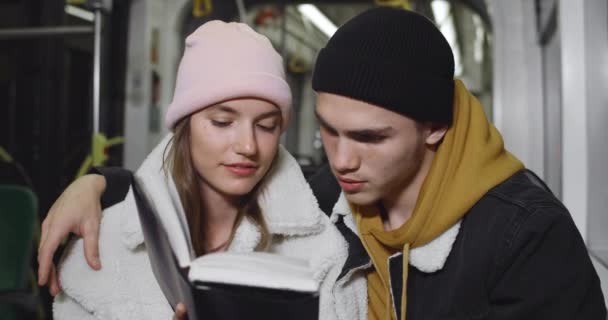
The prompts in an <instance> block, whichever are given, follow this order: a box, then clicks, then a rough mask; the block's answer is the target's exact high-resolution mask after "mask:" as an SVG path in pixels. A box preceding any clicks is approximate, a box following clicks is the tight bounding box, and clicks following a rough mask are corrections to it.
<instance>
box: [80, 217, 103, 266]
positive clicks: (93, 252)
mask: <svg viewBox="0 0 608 320" xmlns="http://www.w3.org/2000/svg"><path fill="white" fill-rule="evenodd" d="M99 224H100V221H99V220H98V219H88V220H87V221H86V222H85V223H84V225H83V230H82V237H83V241H84V256H85V257H86V259H87V263H88V264H89V266H91V268H93V269H95V270H99V269H101V261H100V260H99Z"/></svg>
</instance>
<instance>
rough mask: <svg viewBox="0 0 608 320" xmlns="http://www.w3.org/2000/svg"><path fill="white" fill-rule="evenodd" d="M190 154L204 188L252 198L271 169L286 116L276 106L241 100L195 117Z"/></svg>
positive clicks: (256, 100)
mask: <svg viewBox="0 0 608 320" xmlns="http://www.w3.org/2000/svg"><path fill="white" fill-rule="evenodd" d="M189 121H190V137H191V138H190V143H191V145H190V150H191V154H192V162H193V164H194V168H195V169H196V171H197V172H198V174H199V177H200V178H201V179H202V182H203V186H208V187H211V188H212V189H214V190H215V191H217V192H219V193H221V194H225V195H229V196H243V195H246V194H247V193H249V192H250V191H251V190H252V189H253V188H254V187H255V186H256V185H257V183H258V182H260V180H261V179H262V178H263V177H264V175H265V174H266V172H267V171H268V169H269V168H270V166H271V164H272V161H273V159H274V157H275V155H276V153H277V148H278V145H279V137H280V135H281V112H280V110H279V108H277V107H276V106H275V105H273V104H272V103H270V102H267V101H264V100H258V99H249V98H248V99H235V100H230V101H226V102H222V103H220V104H217V105H214V106H211V107H208V108H205V109H203V110H201V111H199V112H197V113H194V114H192V116H191V117H190V120H189Z"/></svg>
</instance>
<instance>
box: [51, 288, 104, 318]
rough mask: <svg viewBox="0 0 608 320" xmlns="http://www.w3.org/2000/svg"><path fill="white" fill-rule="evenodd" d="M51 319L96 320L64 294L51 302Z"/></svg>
mask: <svg viewBox="0 0 608 320" xmlns="http://www.w3.org/2000/svg"><path fill="white" fill-rule="evenodd" d="M53 319H55V320H71V319H82V320H98V318H97V317H95V316H94V315H93V313H91V312H89V311H87V310H86V309H85V308H84V307H83V306H82V305H80V304H79V303H78V302H76V301H75V300H74V299H72V298H71V297H70V296H68V295H67V294H65V293H61V294H59V295H58V296H57V297H56V298H55V300H54V301H53Z"/></svg>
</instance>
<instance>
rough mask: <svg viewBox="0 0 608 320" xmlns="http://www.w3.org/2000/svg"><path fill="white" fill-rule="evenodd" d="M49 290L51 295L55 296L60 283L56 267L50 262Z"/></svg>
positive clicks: (59, 290)
mask: <svg viewBox="0 0 608 320" xmlns="http://www.w3.org/2000/svg"><path fill="white" fill-rule="evenodd" d="M49 280H50V281H49V291H50V293H51V295H52V296H56V295H58V294H59V292H61V284H60V282H59V277H58V276H57V269H56V268H55V265H54V264H52V266H51V271H50V275H49Z"/></svg>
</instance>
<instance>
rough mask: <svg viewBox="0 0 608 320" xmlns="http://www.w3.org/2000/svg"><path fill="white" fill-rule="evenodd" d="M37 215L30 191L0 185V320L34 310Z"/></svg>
mask: <svg viewBox="0 0 608 320" xmlns="http://www.w3.org/2000/svg"><path fill="white" fill-rule="evenodd" d="M37 215H38V214H37V200H36V196H35V195H34V194H33V193H32V191H31V190H30V189H28V188H26V187H21V186H15V185H0V320H8V319H23V318H26V317H28V318H29V316H30V315H31V314H32V313H34V312H35V311H36V310H35V308H36V305H37V298H36V297H35V296H34V295H33V294H32V293H31V290H30V288H31V285H30V280H31V279H30V275H31V269H30V261H31V257H32V256H31V254H32V248H33V246H34V235H35V230H36V229H37V224H38V218H37Z"/></svg>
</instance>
